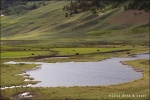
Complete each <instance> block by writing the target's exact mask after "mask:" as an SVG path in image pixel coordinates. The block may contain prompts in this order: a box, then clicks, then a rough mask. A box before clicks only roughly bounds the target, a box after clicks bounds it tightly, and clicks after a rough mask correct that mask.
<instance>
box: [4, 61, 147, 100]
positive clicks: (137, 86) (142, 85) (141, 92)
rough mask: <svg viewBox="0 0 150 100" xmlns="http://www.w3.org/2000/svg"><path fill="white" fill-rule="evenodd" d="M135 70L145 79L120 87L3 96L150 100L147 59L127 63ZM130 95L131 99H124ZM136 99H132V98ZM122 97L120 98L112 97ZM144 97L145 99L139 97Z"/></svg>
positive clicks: (20, 90) (13, 91) (11, 91)
mask: <svg viewBox="0 0 150 100" xmlns="http://www.w3.org/2000/svg"><path fill="white" fill-rule="evenodd" d="M126 64H129V65H131V66H133V67H135V68H140V69H143V78H141V79H139V80H136V81H133V82H129V83H123V84H118V85H111V86H87V87H69V88H67V87H57V88H41V87H39V88H31V87H29V88H14V89H6V90H3V91H2V95H5V96H6V97H9V98H11V99H12V98H13V96H15V95H17V94H19V93H23V92H31V94H33V95H34V96H33V99H34V100H36V99H44V100H48V99H63V100H66V99H69V100H73V99H88V100H89V99H98V100H101V99H110V100H112V99H117V100H137V99H139V100H148V99H149V62H148V60H147V59H140V60H135V61H126ZM123 95H126V96H127V95H128V96H130V97H123ZM133 95H134V96H135V97H132V96H133ZM112 96H120V97H112ZM139 96H143V97H139Z"/></svg>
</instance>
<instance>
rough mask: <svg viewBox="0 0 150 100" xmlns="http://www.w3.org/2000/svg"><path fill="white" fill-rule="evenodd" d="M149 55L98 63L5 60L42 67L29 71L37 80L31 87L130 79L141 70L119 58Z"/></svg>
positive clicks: (137, 77) (136, 76)
mask: <svg viewBox="0 0 150 100" xmlns="http://www.w3.org/2000/svg"><path fill="white" fill-rule="evenodd" d="M141 58H147V59H148V58H149V54H140V55H135V56H133V57H131V58H110V59H106V60H102V61H98V62H64V63H60V62H57V63H44V62H12V61H11V62H7V64H17V63H26V64H31V63H35V64H39V65H40V67H41V68H39V69H36V70H28V71H26V74H30V76H31V77H33V78H34V79H35V80H37V81H41V82H39V83H37V84H35V85H32V86H33V87H58V86H65V87H70V86H106V85H113V84H121V83H126V82H132V81H134V80H137V79H140V78H142V77H143V74H142V72H136V71H135V70H134V69H133V68H132V67H131V66H128V65H123V64H121V63H120V61H127V60H136V59H141Z"/></svg>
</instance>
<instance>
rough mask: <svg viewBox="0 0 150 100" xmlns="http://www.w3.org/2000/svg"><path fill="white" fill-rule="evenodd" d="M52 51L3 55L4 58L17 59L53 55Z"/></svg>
mask: <svg viewBox="0 0 150 100" xmlns="http://www.w3.org/2000/svg"><path fill="white" fill-rule="evenodd" d="M51 54H52V53H51V52H50V51H4V52H2V53H1V57H2V58H15V57H18V58H19V57H34V56H39V55H51Z"/></svg>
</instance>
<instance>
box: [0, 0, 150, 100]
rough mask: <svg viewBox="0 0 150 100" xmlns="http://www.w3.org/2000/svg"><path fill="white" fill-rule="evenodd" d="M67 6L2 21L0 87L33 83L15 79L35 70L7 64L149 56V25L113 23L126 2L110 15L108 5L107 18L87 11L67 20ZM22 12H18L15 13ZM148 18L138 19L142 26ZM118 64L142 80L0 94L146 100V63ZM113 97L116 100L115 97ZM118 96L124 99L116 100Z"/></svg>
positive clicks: (53, 4) (45, 99) (50, 4)
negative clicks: (135, 70) (133, 70)
mask: <svg viewBox="0 0 150 100" xmlns="http://www.w3.org/2000/svg"><path fill="white" fill-rule="evenodd" d="M34 3H38V2H37V1H36V2H29V3H28V4H27V7H28V6H30V5H32V4H34ZM68 3H70V1H67V0H64V1H45V4H46V5H45V6H41V7H39V8H37V9H34V10H29V11H27V12H23V13H20V14H14V15H10V16H3V17H1V20H0V21H1V48H0V49H1V50H0V55H1V84H0V87H6V86H18V85H26V84H35V83H37V82H36V81H28V82H26V81H24V80H25V78H24V77H23V76H18V75H17V76H16V74H22V73H24V72H25V71H26V70H32V69H35V68H36V66H38V65H35V64H14V65H11V64H10V65H8V64H4V62H8V61H17V62H19V61H23V62H32V61H33V62H50V63H51V62H52V63H55V62H91V61H92V62H96V61H101V60H104V59H108V58H114V57H131V56H133V55H135V54H143V53H149V23H142V22H137V23H136V24H134V23H131V22H130V21H129V22H126V23H117V21H118V20H120V19H121V21H122V20H124V19H125V18H124V17H121V18H120V19H118V20H116V19H114V18H116V16H119V15H121V14H122V13H125V11H124V10H123V5H125V4H126V3H128V1H126V2H123V4H122V6H119V8H115V9H110V6H111V5H107V6H106V11H105V12H98V13H97V14H96V15H93V14H92V13H91V11H86V12H82V13H79V14H73V15H72V16H71V17H67V18H66V17H65V12H64V11H63V10H62V8H63V6H64V5H66V4H68ZM20 7H21V6H16V8H15V9H19V8H20ZM20 9H21V8H20ZM144 14H145V13H144ZM141 15H142V14H141ZM141 15H140V14H139V15H137V16H141ZM145 16H147V13H146V14H145ZM140 18H141V17H139V19H140ZM146 18H147V17H142V19H141V20H145V19H146ZM131 20H136V17H135V16H134V17H133V19H131ZM113 21H115V23H113ZM52 57H62V58H58V59H54V58H52ZM63 57H66V58H63ZM47 58H51V59H47ZM122 63H123V64H128V65H130V66H132V67H134V68H138V69H142V70H143V78H141V79H139V80H135V81H133V82H128V83H123V84H117V85H110V86H85V87H79V86H75V87H56V88H50V87H47V88H44V87H36V88H34V87H16V88H10V89H5V90H0V91H1V98H0V99H2V100H16V99H15V97H16V96H17V95H18V94H20V93H24V92H30V93H31V94H32V95H33V97H32V98H28V99H27V98H26V99H27V100H30V99H31V100H36V99H37V100H38V99H39V100H49V99H50V100H51V99H52V100H56V99H58V100H59V99H62V100H74V99H78V100H86V99H89V100H90V99H93V100H100V99H110V100H112V99H116V100H120V99H122V100H135V99H140V100H148V99H149V61H148V60H147V59H139V60H135V61H125V62H122ZM28 78H29V79H34V78H32V77H28ZM68 81H69V80H68ZM115 94H116V95H117V97H116V96H114V95H115ZM122 95H125V97H119V96H122ZM129 95H135V97H134V98H131V97H127V96H129ZM26 99H25V100H26Z"/></svg>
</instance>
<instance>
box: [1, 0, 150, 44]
mask: <svg viewBox="0 0 150 100" xmlns="http://www.w3.org/2000/svg"><path fill="white" fill-rule="evenodd" d="M68 3H69V1H56V2H49V3H48V4H47V5H46V6H43V7H40V8H38V9H35V10H32V11H29V12H27V13H24V14H20V15H12V16H4V17H1V39H2V40H48V41H49V43H51V44H53V43H54V44H62V43H64V44H65V43H68V44H70V45H72V44H74V43H76V44H78V43H79V44H84V45H85V44H100V43H129V44H132V43H134V44H146V43H148V36H149V34H148V33H149V16H148V13H147V12H145V11H137V10H127V11H124V9H123V8H124V6H120V7H119V8H116V9H113V10H108V11H107V12H105V13H102V12H99V13H98V14H96V15H93V14H92V13H91V11H86V12H83V13H79V14H74V15H73V16H72V17H67V18H66V17H65V12H63V10H62V8H63V6H64V5H66V4H68Z"/></svg>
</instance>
